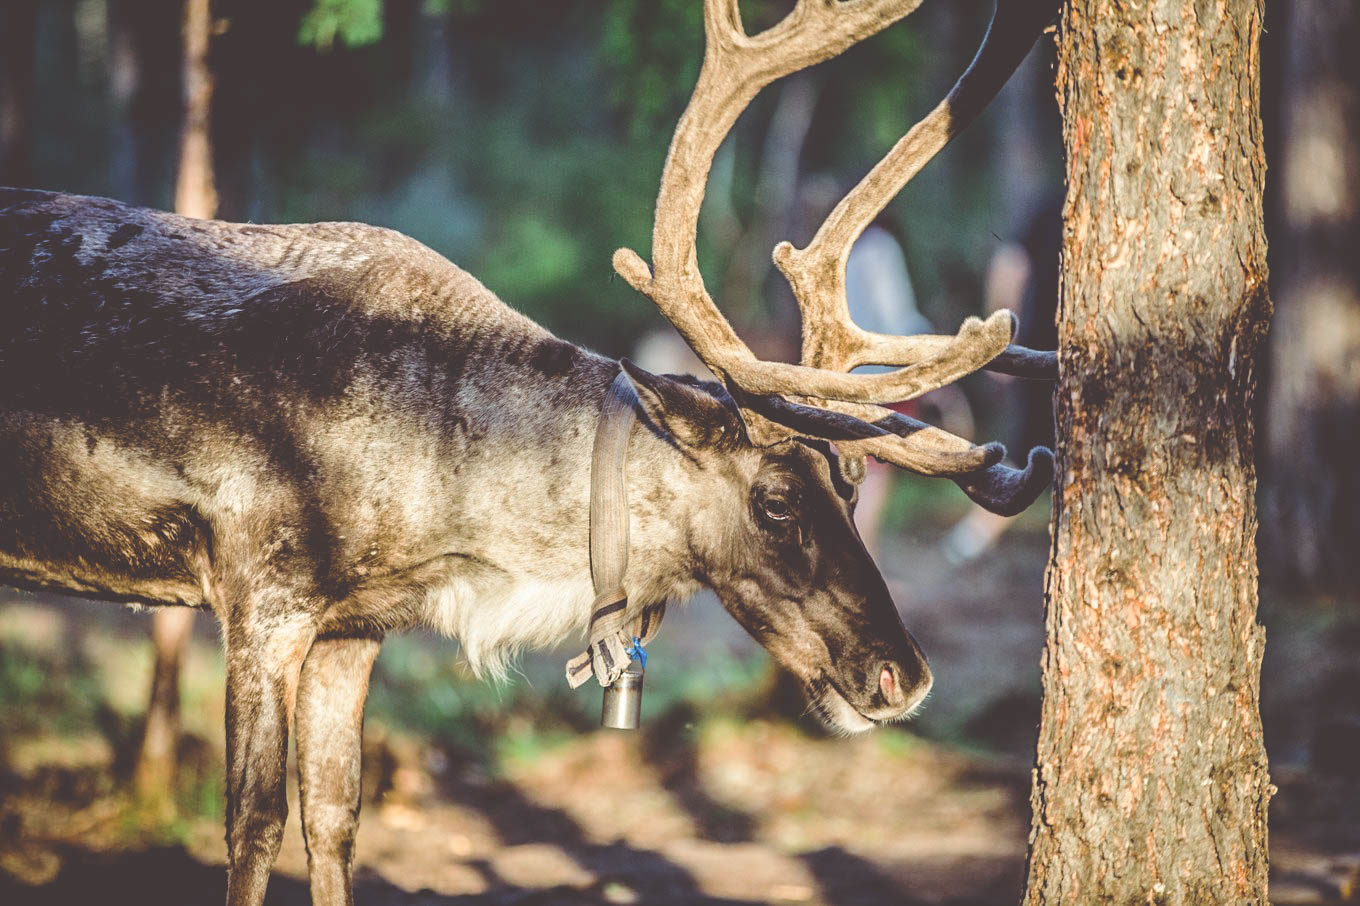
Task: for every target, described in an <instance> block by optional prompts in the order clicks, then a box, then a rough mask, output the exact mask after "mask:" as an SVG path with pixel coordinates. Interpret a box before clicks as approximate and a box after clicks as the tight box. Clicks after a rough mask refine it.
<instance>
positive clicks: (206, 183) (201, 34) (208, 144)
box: [175, 0, 217, 219]
mask: <svg viewBox="0 0 1360 906" xmlns="http://www.w3.org/2000/svg"><path fill="white" fill-rule="evenodd" d="M212 32H213V20H212V9H211V3H210V0H186V3H185V4H184V128H183V131H182V132H181V133H180V146H179V180H178V182H177V183H176V185H175V211H176V212H177V213H180V214H184V215H187V216H189V217H202V218H204V219H209V218H211V217H213V216H214V215H216V213H217V186H216V183H215V182H214V180H213V158H212V128H211V127H212V94H213V74H212V66H211V63H210V61H209V59H208V45H209V44H210V43H211V42H212Z"/></svg>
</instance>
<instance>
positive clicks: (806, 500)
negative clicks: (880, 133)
mask: <svg viewBox="0 0 1360 906" xmlns="http://www.w3.org/2000/svg"><path fill="white" fill-rule="evenodd" d="M919 4H920V0H797V3H796V5H795V6H794V8H793V10H792V11H791V12H790V13H789V14H788V15H787V16H786V17H785V18H784V19H783V20H781V21H780V22H779V23H778V24H776V25H774V26H772V27H771V28H769V29H767V30H766V31H764V32H761V33H760V34H757V35H754V36H751V35H747V34H746V32H745V30H744V29H743V27H742V24H741V18H740V11H739V8H738V3H737V0H705V2H704V31H705V36H706V43H705V53H704V63H703V68H702V69H701V71H700V74H699V81H698V84H697V85H696V86H695V89H694V93H693V95H692V97H691V99H690V102H689V106H688V107H687V108H686V110H685V113H684V114H683V116H682V117H681V119H680V122H679V125H678V126H677V127H676V130H675V135H674V137H673V139H672V141H671V146H670V152H669V154H668V156H667V159H666V164H665V168H664V171H663V173H662V177H661V189H660V193H659V195H658V198H657V205H656V219H655V223H654V227H653V232H652V265H651V266H649V265H648V264H647V263H646V262H645V261H643V259H642V258H641V257H640V256H639V255H637V254H636V253H635V252H633V251H631V250H629V249H620V250H618V251H617V252H615V254H614V268H615V270H617V271H618V273H619V274H620V275H621V276H622V277H623V278H624V279H625V280H627V281H628V283H629V284H630V285H631V286H632V287H633V288H634V289H636V290H637V291H638V292H640V293H642V294H644V295H646V296H647V297H649V298H650V299H651V300H652V301H653V302H654V303H655V304H656V305H657V307H658V308H659V309H660V310H661V312H662V314H664V315H665V316H666V318H667V319H669V320H670V322H671V323H672V324H674V325H675V327H676V329H677V330H678V331H679V332H680V334H681V336H683V337H684V338H685V340H686V342H688V343H689V345H690V346H691V348H693V350H694V352H695V353H696V354H697V355H698V356H699V358H700V359H701V360H702V361H703V362H704V364H705V365H707V366H708V367H709V369H710V370H712V372H713V373H714V374H715V375H717V376H718V378H719V379H720V380H721V381H722V383H723V385H724V386H725V387H726V390H727V392H728V393H729V394H730V397H731V400H733V401H734V403H735V405H732V406H727V405H724V404H723V402H722V400H720V399H719V398H718V397H716V396H714V395H712V394H710V393H705V392H704V391H703V390H702V389H698V388H692V387H685V385H683V384H680V383H678V382H674V381H670V380H668V379H664V378H657V377H656V376H653V375H646V373H645V372H640V371H638V370H637V369H634V368H631V367H630V368H629V374H630V377H632V379H633V383H634V386H635V387H636V388H637V389H638V391H639V396H640V398H641V399H642V400H643V404H644V408H645V409H646V410H647V411H648V414H649V415H650V416H651V418H652V419H653V420H654V421H655V422H657V423H658V424H660V425H662V426H664V427H665V429H666V430H667V431H668V432H669V433H670V434H671V435H672V436H673V437H676V438H677V442H678V443H679V444H682V445H689V446H690V447H691V450H692V452H697V451H704V450H723V451H725V452H726V453H727V454H728V455H727V458H726V462H725V463H724V464H723V465H722V467H721V469H719V470H718V471H719V472H721V471H722V470H727V471H728V472H730V473H731V474H730V475H728V476H727V477H726V479H724V480H725V481H726V484H725V485H723V487H726V488H727V490H726V491H720V490H715V491H714V493H713V497H712V504H711V505H712V507H713V509H714V513H713V515H712V519H713V529H712V536H711V538H710V539H708V540H706V541H700V542H699V543H698V544H697V545H696V550H697V551H698V554H697V555H698V557H699V559H700V560H701V561H702V562H703V564H704V565H702V566H701V569H704V570H707V572H706V574H705V575H704V579H705V580H706V581H707V582H708V583H709V584H710V585H712V586H713V587H714V588H715V589H716V590H717V592H718V594H719V596H720V597H721V598H722V600H723V603H724V605H725V606H726V607H727V609H728V610H729V611H731V612H732V613H733V615H734V616H735V617H736V618H737V620H738V621H740V622H741V624H742V625H743V626H745V627H746V629H747V630H748V631H750V632H751V633H752V635H754V636H755V637H756V638H757V639H758V640H759V641H760V642H761V643H762V644H763V645H764V646H765V647H766V648H767V649H768V650H769V651H770V652H771V653H772V654H773V655H774V656H775V658H776V659H777V660H779V661H780V662H781V663H782V664H783V665H784V666H785V667H787V668H789V669H790V670H791V671H793V672H794V673H795V674H796V675H798V676H799V677H800V679H802V681H803V683H804V685H805V686H806V687H807V690H808V692H809V695H810V697H811V698H812V701H813V703H814V705H815V706H816V707H817V708H818V710H819V711H820V712H821V713H822V715H823V716H824V717H825V718H827V720H828V721H829V722H830V723H832V724H833V725H834V726H836V727H838V728H840V729H842V730H846V731H853V730H859V729H865V728H867V727H869V726H872V725H873V722H875V721H878V720H883V719H891V718H894V717H900V716H904V715H906V714H908V713H909V712H910V711H911V709H912V708H913V707H915V705H916V704H918V703H919V702H920V700H921V699H922V698H923V697H924V696H925V693H926V691H927V690H928V689H929V686H930V681H931V680H930V671H929V669H928V668H927V667H926V663H925V658H924V656H923V655H922V653H921V650H920V648H919V647H918V646H917V645H916V642H915V640H914V639H912V637H911V635H910V634H909V633H908V632H907V631H906V629H905V628H904V627H903V626H902V623H901V621H900V620H899V619H898V616H897V611H896V609H895V608H894V606H893V604H892V601H891V598H890V597H889V594H888V591H887V588H886V586H885V585H884V583H883V579H882V578H881V576H880V575H879V573H878V570H877V569H876V568H875V566H874V564H873V562H872V560H871V559H870V558H869V555H868V553H867V552H866V551H865V549H864V546H863V544H862V543H861V542H860V540H859V537H858V535H857V533H856V532H855V529H854V525H853V523H852V521H851V508H852V505H853V493H852V485H853V483H854V482H855V481H857V480H858V479H859V478H860V477H862V476H863V473H864V457H866V456H870V455H872V456H875V457H877V458H878V459H881V460H883V461H885V462H890V463H893V464H895V465H898V466H901V467H903V468H906V469H909V470H911V471H914V472H918V473H920V474H924V475H939V476H947V477H950V478H952V479H953V480H954V481H956V482H957V483H958V484H959V486H960V487H961V488H963V490H964V492H965V493H966V494H968V496H969V497H971V498H972V499H973V500H975V501H977V502H978V503H980V504H982V505H983V506H985V507H987V508H989V509H991V510H993V511H996V512H1001V513H1014V512H1019V511H1020V510H1022V509H1024V508H1025V507H1026V506H1028V505H1029V504H1030V503H1031V502H1033V500H1034V499H1035V498H1036V497H1037V496H1038V495H1039V493H1040V492H1041V491H1042V490H1043V488H1045V487H1046V486H1047V485H1048V483H1049V481H1050V480H1051V478H1052V454H1051V453H1050V452H1049V451H1047V450H1043V449H1039V450H1035V451H1031V453H1030V456H1029V461H1028V463H1027V465H1026V467H1025V468H1023V469H1013V468H1010V467H1008V466H1005V465H1003V464H1002V463H1001V459H1002V458H1003V456H1004V455H1005V450H1004V449H1003V448H1002V447H1001V445H999V444H985V445H981V446H978V445H974V444H972V443H970V442H969V441H967V440H964V439H963V438H960V437H956V436H954V435H952V434H949V433H947V432H945V431H942V430H941V429H939V428H936V427H933V426H931V425H928V424H925V423H924V422H920V421H916V420H914V419H911V418H908V417H906V416H904V415H901V414H898V413H896V412H893V411H892V410H889V409H886V408H882V404H886V403H893V402H898V401H902V400H909V399H913V398H915V397H917V396H920V395H921V394H923V393H926V392H928V391H930V390H932V389H934V388H936V387H940V386H942V385H944V384H947V383H949V382H952V381H954V380H957V379H958V378H960V377H963V376H964V375H967V374H969V373H971V372H973V371H976V370H978V369H980V368H989V369H991V370H995V371H1000V372H1003V373H1009V374H1015V375H1020V376H1025V377H1040V376H1050V375H1051V374H1052V373H1053V372H1055V371H1056V361H1055V359H1054V357H1053V355H1052V354H1043V353H1035V352H1033V351H1032V350H1027V349H1023V348H1021V347H1016V346H1012V345H1010V341H1011V338H1012V337H1013V335H1014V332H1015V328H1016V324H1015V319H1014V317H1013V316H1012V315H1011V314H1010V313H1009V312H998V313H997V314H996V315H994V316H992V317H991V318H988V319H987V320H986V321H982V320H978V319H976V318H969V319H967V320H966V321H965V322H964V323H963V326H962V327H961V328H960V330H959V332H958V334H957V335H955V336H952V337H951V336H888V335H883V334H876V333H871V332H868V331H865V330H863V329H861V328H860V327H858V326H857V325H856V324H855V323H854V322H853V321H852V320H851V318H850V314H849V307H848V304H847V301H846V296H845V286H846V283H845V268H846V261H847V259H848V257H849V253H850V248H851V246H852V245H853V244H854V242H855V240H856V239H857V238H858V237H859V235H860V234H861V233H862V232H863V230H864V229H865V227H866V226H868V225H869V223H870V222H871V221H872V220H873V219H874V218H875V217H876V216H878V214H879V213H880V212H881V211H882V210H883V208H884V207H885V206H886V205H887V204H888V202H889V201H891V199H892V198H893V197H894V196H895V195H896V194H897V193H898V192H899V191H901V189H902V188H903V186H905V185H906V183H907V182H908V181H909V180H910V179H911V178H912V177H913V176H914V175H915V174H916V173H917V172H918V171H919V170H920V169H921V167H922V166H924V165H925V164H926V162H927V161H929V160H930V159H931V158H932V157H933V156H934V155H935V154H936V153H938V151H939V150H940V149H941V148H943V147H944V145H945V144H946V143H947V142H948V141H949V140H950V139H951V138H952V137H953V136H954V135H956V134H957V133H958V132H959V131H961V130H962V129H963V128H964V127H965V126H966V125H967V124H968V123H969V122H970V121H971V120H972V119H973V118H974V117H975V116H976V115H977V114H978V113H979V112H980V111H981V110H982V108H983V107H985V106H986V104H987V103H988V102H989V101H990V100H991V98H992V97H993V96H994V95H995V94H996V92H997V91H998V90H999V89H1000V88H1001V86H1002V85H1003V84H1004V83H1005V81H1006V79H1007V78H1009V76H1010V73H1011V72H1012V71H1013V70H1014V69H1015V67H1016V66H1017V65H1018V64H1019V63H1020V61H1021V60H1022V59H1023V58H1024V56H1025V54H1026V52H1027V51H1028V50H1029V47H1030V46H1031V45H1032V44H1033V43H1034V40H1035V38H1036V37H1037V35H1038V34H1039V33H1040V31H1041V30H1042V29H1043V27H1044V26H1045V25H1046V24H1047V23H1048V22H1049V21H1050V20H1051V19H1052V18H1053V15H1054V14H1055V12H1056V8H1057V2H1056V0H998V2H997V8H996V13H995V15H994V17H993V20H992V24H991V27H990V28H989V29H988V33H987V37H986V39H985V40H984V42H983V45H982V48H981V49H980V50H979V51H978V54H977V56H976V57H975V58H974V60H973V63H972V65H970V66H969V68H968V70H967V71H966V72H965V73H964V74H963V76H962V77H961V78H960V79H959V81H958V83H957V84H956V85H955V86H954V88H953V90H951V91H950V93H949V95H948V96H947V97H946V98H945V100H944V101H942V102H941V103H940V104H939V106H937V107H936V108H935V109H934V110H933V111H932V112H931V113H930V114H928V115H927V116H926V117H925V119H923V120H922V121H921V122H919V123H918V124H916V125H915V126H914V127H912V128H911V130H910V131H908V132H907V133H906V135H904V136H903V137H902V139H901V140H899V141H898V142H897V144H896V145H895V146H894V147H893V148H892V149H891V150H890V151H889V152H888V153H887V155H886V156H885V157H884V158H883V159H882V160H881V161H880V162H879V163H878V164H877V165H876V166H875V167H874V168H873V169H872V170H871V171H870V172H869V173H868V174H867V175H866V176H865V177H864V178H863V180H861V181H860V183H859V184H858V185H857V186H856V187H855V188H854V189H852V190H851V191H850V193H849V194H847V195H846V196H845V197H844V198H843V199H842V200H841V201H840V203H839V204H837V205H836V207H835V208H834V209H833V210H832V212H831V214H830V215H829V216H828V217H827V219H826V221H825V222H824V223H823V224H822V226H821V228H820V229H819V230H818V231H817V233H816V235H815V236H814V238H813V239H812V241H811V243H809V245H808V246H807V247H806V248H803V249H797V248H794V247H793V246H792V245H790V244H789V243H787V242H784V243H780V244H779V245H778V246H776V247H775V249H774V252H773V257H774V263H775V265H776V266H777V267H778V268H779V270H780V271H781V272H782V273H783V274H784V276H785V277H786V278H787V280H788V282H789V285H790V287H791V288H792V290H793V293H794V296H795V297H796V298H797V300H798V304H799V308H800V310H801V313H802V322H803V350H802V361H801V363H800V364H797V365H791V364H785V363H782V362H768V361H762V360H760V359H757V358H756V356H755V355H754V354H753V353H752V352H751V350H750V349H749V348H748V347H747V346H746V344H745V343H743V342H742V341H741V339H740V338H739V337H738V336H737V335H736V333H735V331H733V329H732V327H731V325H730V324H729V323H728V322H727V320H726V319H725V318H724V317H723V316H722V314H721V312H720V311H719V310H718V308H717V306H716V305H715V304H714V302H713V300H712V298H711V297H710V296H709V294H708V292H707V290H706V289H705V287H704V282H703V277H702V275H701V274H700V273H699V269H698V263H697V256H696V252H695V236H696V232H697V228H698V218H699V208H700V205H701V203H702V201H703V196H704V190H705V186H706V182H707V179H708V173H709V169H710V167H711V166H712V162H713V156H714V154H715V153H716V151H717V149H718V146H719V145H720V144H721V143H722V141H723V138H724V137H725V136H726V135H727V133H728V131H729V130H730V129H731V127H732V125H733V124H734V123H735V122H736V120H737V117H738V116H739V114H740V113H741V111H742V110H743V109H744V108H745V107H746V106H747V104H749V103H750V101H751V100H752V99H753V98H754V97H755V96H756V94H757V93H758V92H759V91H760V90H761V88H763V87H765V86H766V85H768V84H769V83H771V82H772V81H774V80H775V79H778V78H780V77H782V76H785V75H788V74H790V73H793V72H795V71H797V70H800V69H803V68H805V67H807V66H811V65H813V64H815V63H818V62H821V61H823V60H825V59H828V58H830V57H832V56H835V55H836V54H838V53H840V52H841V51H843V50H845V49H846V48H848V47H849V46H851V45H852V44H854V43H856V42H858V41H860V40H862V39H864V38H866V37H868V36H869V35H872V34H874V33H876V32H878V31H880V30H882V29H883V28H886V27H887V26H889V25H891V24H892V23H894V22H896V21H897V20H899V19H901V18H902V17H904V16H906V15H907V14H908V13H910V12H912V11H913V10H914V9H916V7H917V6H918V5H919ZM860 365H889V366H895V369H896V370H893V371H889V372H886V373H881V374H851V373H849V372H850V370H851V369H853V368H855V367H857V366H860ZM626 367H628V366H626ZM833 443H834V444H835V451H834V452H833V450H832V448H831V444H833ZM715 474H716V473H715ZM730 526H739V527H740V528H741V530H742V533H741V534H740V536H739V537H738V535H737V534H734V533H733V532H732V531H730V530H729V529H727V528H726V527H730ZM706 544H707V545H708V546H709V547H708V549H707V553H705V550H706V548H705V546H704V545H706Z"/></svg>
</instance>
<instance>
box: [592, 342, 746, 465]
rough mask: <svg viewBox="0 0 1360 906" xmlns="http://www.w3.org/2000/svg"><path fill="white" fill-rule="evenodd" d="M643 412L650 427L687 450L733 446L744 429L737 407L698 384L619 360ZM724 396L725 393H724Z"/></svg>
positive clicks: (625, 360)
mask: <svg viewBox="0 0 1360 906" xmlns="http://www.w3.org/2000/svg"><path fill="white" fill-rule="evenodd" d="M619 364H620V365H621V366H623V373H624V374H626V375H628V380H629V381H630V382H631V383H632V385H633V391H634V392H635V393H636V394H637V398H638V402H639V403H641V407H642V411H643V412H644V413H645V414H646V416H647V419H648V420H649V421H650V422H651V423H652V425H653V426H655V427H656V428H658V429H660V430H661V431H662V432H663V433H665V434H667V435H669V436H670V437H671V438H673V439H674V440H675V441H676V443H678V444H680V445H682V446H686V447H720V446H726V445H730V444H734V443H736V442H737V441H738V440H740V439H742V438H744V437H745V435H746V427H745V425H743V424H742V421H741V416H740V415H739V414H738V413H737V409H736V406H735V405H734V404H731V403H730V401H724V400H722V399H719V398H718V397H717V396H715V395H713V394H712V393H709V392H708V391H707V390H705V389H704V388H703V387H701V386H699V385H697V384H690V383H688V382H686V381H682V380H677V379H676V378H673V377H669V376H667V375H661V374H652V373H651V372H650V371H644V370H643V369H641V368H639V367H638V366H636V365H634V364H633V363H632V362H630V361H628V360H627V359H621V360H620V361H619ZM724 395H725V394H724Z"/></svg>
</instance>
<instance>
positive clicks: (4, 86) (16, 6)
mask: <svg viewBox="0 0 1360 906" xmlns="http://www.w3.org/2000/svg"><path fill="white" fill-rule="evenodd" d="M37 22H38V0H12V2H10V3H7V4H4V5H0V186H27V185H30V184H31V183H32V180H33V168H32V160H31V156H30V150H29V144H30V142H31V140H32V136H31V135H30V133H31V131H32V123H33V63H34V57H33V45H34V44H35V43H36V41H35V35H34V31H35V29H36V27H37Z"/></svg>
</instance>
